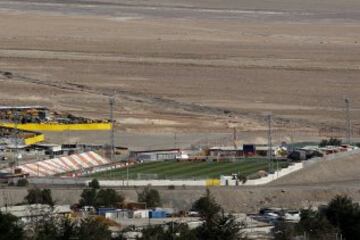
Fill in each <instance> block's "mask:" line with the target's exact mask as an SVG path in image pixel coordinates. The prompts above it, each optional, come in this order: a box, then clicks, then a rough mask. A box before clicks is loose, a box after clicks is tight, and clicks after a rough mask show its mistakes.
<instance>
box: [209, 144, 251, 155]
mask: <svg viewBox="0 0 360 240" xmlns="http://www.w3.org/2000/svg"><path fill="white" fill-rule="evenodd" d="M208 156H209V157H242V156H244V151H243V148H242V147H241V148H236V147H234V146H227V147H212V148H210V149H209V150H208Z"/></svg>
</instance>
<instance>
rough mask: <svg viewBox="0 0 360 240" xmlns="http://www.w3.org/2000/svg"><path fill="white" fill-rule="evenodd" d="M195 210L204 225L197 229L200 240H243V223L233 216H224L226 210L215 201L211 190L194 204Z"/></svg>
mask: <svg viewBox="0 0 360 240" xmlns="http://www.w3.org/2000/svg"><path fill="white" fill-rule="evenodd" d="M192 209H193V210H195V211H198V212H199V214H200V217H201V219H202V220H203V221H204V223H203V224H202V225H201V226H200V227H198V228H197V229H196V235H197V239H199V240H236V239H241V236H240V230H241V228H242V223H240V222H238V221H237V220H236V218H235V217H234V216H233V215H232V214H227V215H226V214H224V210H223V209H222V208H221V206H220V205H219V204H218V203H217V202H216V201H215V198H214V197H213V196H212V195H211V193H210V190H209V189H207V190H206V194H205V195H204V196H203V197H201V198H199V199H198V200H197V201H195V202H194V204H193V207H192Z"/></svg>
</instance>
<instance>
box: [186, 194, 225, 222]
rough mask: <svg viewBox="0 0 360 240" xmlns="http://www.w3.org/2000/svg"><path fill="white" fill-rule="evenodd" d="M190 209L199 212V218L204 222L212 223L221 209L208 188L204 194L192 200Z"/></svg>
mask: <svg viewBox="0 0 360 240" xmlns="http://www.w3.org/2000/svg"><path fill="white" fill-rule="evenodd" d="M192 209H193V210H195V211H197V212H199V214H200V217H201V219H202V220H204V221H205V223H206V224H212V223H213V222H214V221H215V220H216V218H217V217H218V215H219V213H220V211H221V207H220V205H219V204H218V203H217V202H216V201H215V198H214V197H213V196H212V195H211V193H210V190H209V189H206V194H205V195H204V196H203V197H200V198H199V199H198V200H196V201H195V202H194V204H193V206H192Z"/></svg>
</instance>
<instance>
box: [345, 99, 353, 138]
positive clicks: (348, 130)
mask: <svg viewBox="0 0 360 240" xmlns="http://www.w3.org/2000/svg"><path fill="white" fill-rule="evenodd" d="M345 105H346V143H347V144H351V135H352V134H351V119H350V99H349V98H345Z"/></svg>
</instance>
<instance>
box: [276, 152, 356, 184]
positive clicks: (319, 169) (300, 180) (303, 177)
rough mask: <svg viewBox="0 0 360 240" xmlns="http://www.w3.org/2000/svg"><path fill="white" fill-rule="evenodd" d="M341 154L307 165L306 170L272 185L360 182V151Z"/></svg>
mask: <svg viewBox="0 0 360 240" xmlns="http://www.w3.org/2000/svg"><path fill="white" fill-rule="evenodd" d="M347 154H349V153H345V154H340V155H339V156H338V157H336V158H335V159H333V160H320V161H317V162H315V163H314V164H306V165H305V167H304V169H302V170H300V171H297V172H294V173H292V174H289V175H288V176H285V177H283V178H280V179H279V180H277V181H275V182H273V183H271V185H308V184H311V185H313V184H326V183H341V182H351V181H354V182H355V181H360V174H359V173H360V151H358V150H355V151H354V152H353V153H352V154H351V155H347Z"/></svg>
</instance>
